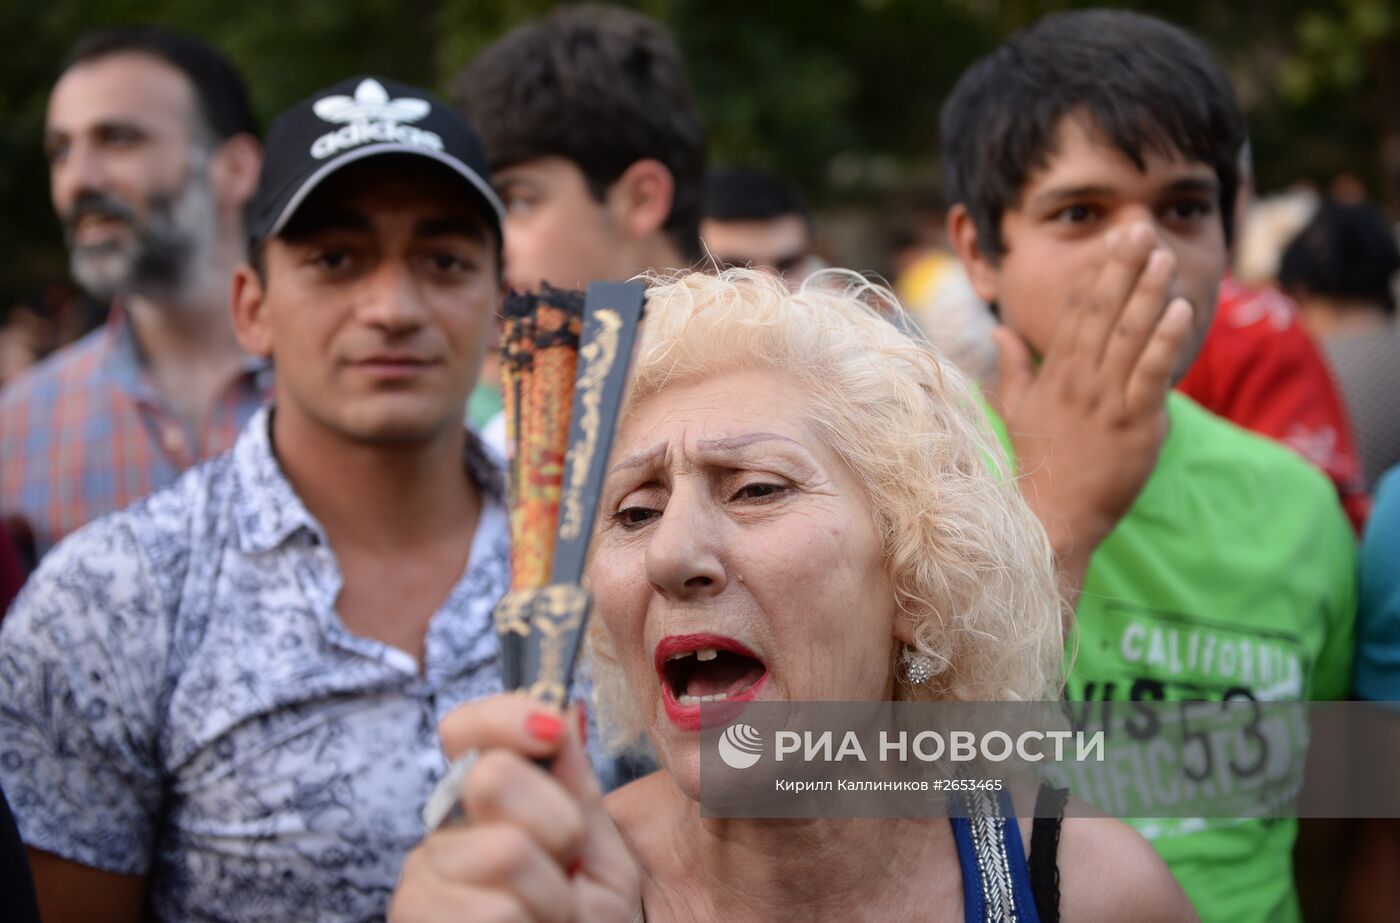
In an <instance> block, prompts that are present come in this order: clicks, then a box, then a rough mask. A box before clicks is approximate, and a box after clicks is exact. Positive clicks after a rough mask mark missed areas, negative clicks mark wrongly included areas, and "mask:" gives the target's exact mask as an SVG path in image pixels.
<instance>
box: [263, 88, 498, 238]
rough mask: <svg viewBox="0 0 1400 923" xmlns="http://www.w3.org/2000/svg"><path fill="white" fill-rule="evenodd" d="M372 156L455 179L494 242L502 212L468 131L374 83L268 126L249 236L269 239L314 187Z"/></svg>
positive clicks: (417, 96)
mask: <svg viewBox="0 0 1400 923" xmlns="http://www.w3.org/2000/svg"><path fill="white" fill-rule="evenodd" d="M378 154H414V155H418V156H421V157H427V158H429V159H431V160H434V161H437V162H438V163H440V164H442V165H443V166H446V167H448V168H449V169H451V170H452V171H453V172H455V173H457V174H458V175H459V176H461V177H462V178H463V179H464V180H466V181H467V182H468V183H469V184H470V185H471V187H472V189H473V190H474V191H475V192H476V194H477V196H478V197H479V198H480V199H481V201H482V204H483V205H485V206H486V208H485V211H486V212H487V214H488V215H489V217H490V219H491V222H492V228H493V230H494V231H495V232H496V236H497V239H498V240H499V239H500V234H501V222H502V220H503V219H504V217H505V209H504V207H502V205H501V200H500V199H499V198H498V197H497V196H496V193H495V191H493V190H492V189H491V183H490V182H489V174H488V172H487V168H486V154H485V152H484V151H483V149H482V147H481V142H480V140H478V138H477V136H476V132H475V131H473V130H472V127H471V125H470V124H469V123H468V122H467V120H466V119H464V118H462V116H460V115H458V114H457V113H456V112H455V111H453V110H452V108H451V107H449V106H448V105H447V104H446V103H444V102H442V101H441V100H439V99H436V98H434V97H432V96H430V95H429V94H427V93H424V92H423V91H421V90H418V89H415V88H414V87H410V86H406V85H404V84H401V83H396V82H394V81H392V80H382V79H380V78H377V77H352V78H351V79H349V80H343V81H341V82H340V83H337V84H336V85H335V86H332V87H329V88H327V89H325V90H322V91H321V92H319V93H316V94H315V95H313V96H311V97H310V98H309V99H305V100H302V101H301V102H299V103H297V104H296V105H295V106H293V107H292V108H290V109H287V110H286V111H284V112H283V113H282V114H281V115H279V116H277V118H275V119H274V120H273V121H272V125H271V126H270V127H269V128H268V130H267V139H266V141H265V142H264V156H263V168H262V176H261V177H260V178H259V180H258V191H257V193H256V194H255V195H254V196H253V201H252V204H251V206H250V209H249V215H250V217H249V226H248V233H249V236H251V237H252V238H253V239H254V240H266V239H267V238H269V237H275V236H277V235H278V234H279V233H280V232H281V231H282V229H283V228H284V227H285V226H286V224H287V221H288V220H289V219H290V218H291V217H292V215H293V214H294V213H295V212H296V210H297V208H298V207H299V206H300V205H301V203H302V202H303V201H305V199H306V197H307V196H308V195H310V194H311V192H312V191H313V190H314V189H315V188H316V187H317V186H319V185H320V184H321V182H322V180H324V179H325V178H326V177H328V176H330V175H331V174H333V173H335V172H336V171H337V170H339V169H340V168H341V167H344V166H346V165H347V164H351V163H354V162H355V161H358V160H363V159H365V158H366V157H373V156H375V155H378Z"/></svg>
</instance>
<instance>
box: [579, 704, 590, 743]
mask: <svg viewBox="0 0 1400 923" xmlns="http://www.w3.org/2000/svg"><path fill="white" fill-rule="evenodd" d="M578 739H579V742H580V743H582V744H583V745H584V746H585V747H586V746H588V711H587V709H585V708H584V707H583V706H582V705H580V706H579V707H578Z"/></svg>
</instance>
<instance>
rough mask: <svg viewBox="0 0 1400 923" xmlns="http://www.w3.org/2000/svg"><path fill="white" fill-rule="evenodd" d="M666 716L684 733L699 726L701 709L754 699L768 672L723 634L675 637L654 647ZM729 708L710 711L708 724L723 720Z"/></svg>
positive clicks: (757, 659) (707, 718)
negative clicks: (701, 707) (702, 707)
mask: <svg viewBox="0 0 1400 923" xmlns="http://www.w3.org/2000/svg"><path fill="white" fill-rule="evenodd" d="M656 672H657V673H658V674H659V675H660V677H661V690H662V700H663V703H664V705H665V707H666V715H667V717H669V718H670V719H671V722H672V723H673V724H676V725H677V726H679V727H681V728H683V729H685V730H698V729H699V728H700V726H701V714H700V706H701V705H706V704H713V703H721V702H731V703H742V702H748V701H750V700H752V699H753V698H754V697H755V696H756V695H757V694H758V691H759V689H760V688H762V686H763V683H764V681H765V680H766V679H767V677H768V668H767V667H766V666H765V665H764V663H763V661H762V660H760V659H759V658H758V656H757V655H755V654H754V653H753V652H752V651H750V650H749V649H748V648H747V647H745V646H744V645H742V644H740V643H739V642H738V641H735V640H734V639H733V638H726V637H723V636H720V635H710V634H696V635H671V636H669V637H666V638H663V639H662V640H661V643H660V644H658V645H657V646H656ZM727 711H729V710H728V709H714V708H711V709H707V710H706V715H705V723H707V724H708V723H710V721H711V719H712V718H715V719H716V720H720V719H723V720H728V719H727V718H724V716H723V714H724V712H727ZM712 713H714V714H712Z"/></svg>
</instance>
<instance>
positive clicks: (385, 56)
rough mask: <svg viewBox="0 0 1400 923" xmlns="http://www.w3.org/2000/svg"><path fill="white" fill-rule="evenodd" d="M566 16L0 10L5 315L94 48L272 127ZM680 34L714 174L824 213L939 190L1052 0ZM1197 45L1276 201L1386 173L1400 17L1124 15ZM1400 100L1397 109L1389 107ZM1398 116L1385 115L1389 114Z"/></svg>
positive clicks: (354, 7) (31, 2)
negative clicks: (339, 91)
mask: <svg viewBox="0 0 1400 923" xmlns="http://www.w3.org/2000/svg"><path fill="white" fill-rule="evenodd" d="M553 5H554V4H553V3H551V2H550V0H465V2H443V0H340V2H336V3H327V2H325V0H277V2H248V3H229V2H228V0H142V2H137V0H103V2H102V3H100V4H99V3H96V2H91V0H10V2H9V3H7V4H0V34H3V35H5V36H7V40H6V44H7V46H8V47H6V48H4V49H3V53H0V111H4V112H5V113H6V119H5V120H4V121H3V123H0V203H3V208H4V214H5V215H6V220H5V221H4V222H0V254H3V256H0V313H3V311H4V309H5V307H6V306H7V304H8V303H9V302H10V301H12V300H13V299H15V298H18V297H32V295H33V293H34V291H35V290H36V288H37V287H38V286H39V285H40V284H42V283H45V282H47V281H52V280H56V279H57V280H61V279H63V278H64V276H65V269H64V262H65V260H64V254H63V251H62V245H61V240H60V235H59V230H58V226H57V222H56V221H55V219H54V218H53V215H52V209H51V207H50V206H49V203H48V193H47V186H48V182H47V172H46V168H45V166H44V164H43V161H42V158H41V156H40V144H41V135H42V129H43V114H44V107H45V105H46V101H47V96H48V91H49V88H50V85H51V83H52V81H53V79H54V77H55V75H56V72H57V68H58V64H59V62H60V60H61V58H62V55H63V53H64V51H65V49H66V48H67V47H68V45H69V44H70V43H71V42H72V41H73V39H74V38H76V37H77V36H78V35H79V34H80V33H81V32H83V31H84V30H86V29H88V28H92V27H95V26H100V25H106V24H111V23H117V22H133V21H150V22H160V23H163V24H168V25H171V26H174V27H177V28H182V29H185V30H187V31H189V32H192V33H194V34H196V35H199V36H201V37H203V38H205V39H207V40H209V41H210V42H212V43H213V44H215V45H216V46H218V47H219V48H221V49H222V50H224V51H225V52H226V53H228V54H229V55H230V56H231V57H232V58H233V59H234V60H235V61H236V62H237V63H239V64H240V65H241V67H242V68H243V69H244V72H245V73H246V75H247V78H248V81H249V85H250V87H251V89H252V93H253V97H254V102H255V105H256V107H257V109H258V111H259V113H260V115H261V116H262V117H263V118H264V119H267V118H268V117H270V116H271V115H272V114H273V113H275V112H276V111H278V110H280V109H281V108H283V107H285V106H286V105H288V104H290V103H291V102H294V101H295V100H297V99H299V98H301V97H302V96H303V95H305V94H306V93H308V92H310V91H312V90H314V89H315V88H317V87H319V86H323V85H325V84H327V83H330V82H332V81H334V80H337V79H340V78H342V77H344V76H346V75H347V74H350V73H354V72H378V73H382V74H386V75H389V76H394V77H396V78H399V79H404V80H407V81H409V82H414V83H419V84H422V85H425V86H429V87H433V88H435V89H437V90H439V91H446V90H447V88H448V86H449V85H450V83H451V79H452V77H453V75H455V74H456V72H457V71H458V70H459V69H460V67H461V66H462V64H464V63H465V62H466V61H467V60H469V59H470V58H471V56H472V55H473V54H475V53H476V52H477V51H479V50H480V49H481V48H483V47H484V46H485V45H487V44H489V43H490V42H492V41H494V40H495V39H497V38H498V37H500V36H501V35H502V34H504V32H505V31H507V30H508V29H509V28H511V27H512V26H515V25H517V24H519V23H521V22H523V21H525V20H527V19H529V18H531V17H534V16H538V15H540V14H542V13H544V12H546V11H547V10H548V9H550V8H551V7H552V6H553ZM627 5H629V6H632V7H634V8H638V9H641V10H643V11H644V12H646V13H648V14H649V15H652V16H654V17H656V18H658V19H660V20H662V21H663V22H665V23H667V24H668V25H669V26H671V27H672V29H673V30H674V31H675V34H676V35H677V38H678V41H679V42H680V44H681V47H682V49H683V50H684V52H685V54H686V56H687V59H688V61H689V66H690V70H691V79H692V83H693V85H694V88H695V91H696V94H697V97H698V98H699V101H700V105H701V109H702V111H703V113H704V115H705V119H706V124H707V127H708V130H709V133H710V137H711V141H712V160H713V161H714V162H726V161H735V160H743V161H750V162H754V163H758V164H761V165H764V166H767V167H769V168H771V169H774V170H776V171H778V172H780V173H782V174H784V175H786V176H788V177H790V178H791V179H793V180H794V181H796V182H797V183H798V184H799V185H800V186H801V187H802V188H803V189H804V191H806V192H807V194H808V195H809V197H810V198H812V199H813V200H814V201H815V202H816V203H818V204H822V203H834V202H837V201H849V200H862V199H863V200H870V199H871V198H872V197H875V198H877V199H883V198H884V197H887V196H890V195H892V194H898V193H899V192H900V191H901V190H903V189H907V188H909V187H915V188H922V189H927V188H932V187H936V183H937V180H936V177H937V168H936V164H935V162H934V151H935V150H936V144H937V134H938V130H937V129H938V112H939V107H940V105H941V103H942V100H943V98H944V96H945V95H946V94H947V92H948V90H949V89H950V88H951V87H952V84H953V82H954V81H955V80H956V78H957V75H958V74H959V73H960V72H961V71H962V70H963V68H965V67H966V66H967V65H968V64H969V63H971V62H972V61H973V60H974V59H976V58H977V57H978V56H980V55H981V54H983V53H985V52H986V51H988V50H989V49H991V48H992V47H993V46H994V45H995V43H996V42H997V41H998V40H999V38H1000V37H1001V36H1004V35H1005V34H1007V33H1008V32H1010V31H1012V30H1014V29H1017V28H1021V27H1024V26H1025V25H1028V24H1029V23H1031V22H1033V21H1034V20H1035V19H1036V18H1037V17H1039V16H1041V15H1043V14H1044V13H1046V12H1047V11H1051V10H1057V9H1066V8H1075V7H1081V6H1087V5H1090V4H1088V3H1085V2H1077V0H1073V2H1064V0H1061V2H1044V0H945V2H935V0H805V2H797V0H790V2H782V0H779V2H770V3H755V2H752V0H634V2H630V3H628V4H627ZM1120 5H1123V6H1128V7H1131V8H1134V9H1139V10H1144V11H1150V12H1153V13H1156V14H1157V15H1161V16H1164V17H1165V18H1168V19H1171V20H1173V21H1175V22H1177V23H1180V24H1181V25H1184V26H1186V27H1187V28H1190V29H1193V30H1195V31H1197V32H1198V34H1200V35H1202V36H1203V37H1204V38H1205V39H1206V40H1207V41H1209V42H1210V43H1211V44H1212V45H1213V47H1215V48H1216V49H1218V50H1219V52H1220V53H1221V57H1222V60H1224V61H1225V63H1226V64H1227V66H1228V67H1229V68H1230V70H1231V72H1232V74H1233V75H1234V76H1235V77H1236V81H1237V84H1238V85H1239V86H1240V88H1241V95H1242V97H1243V98H1244V100H1245V103H1246V105H1247V107H1248V109H1249V112H1250V116H1251V121H1252V123H1253V126H1254V133H1255V151H1256V159H1257V161H1258V163H1259V165H1260V175H1261V177H1262V178H1264V179H1265V180H1266V181H1268V182H1274V181H1278V182H1282V181H1286V180H1288V179H1291V178H1293V177H1296V176H1325V175H1326V174H1327V173H1328V172H1329V171H1335V170H1337V169H1351V170H1353V171H1355V172H1359V173H1360V174H1362V175H1363V176H1375V175H1376V174H1377V173H1378V172H1379V171H1378V167H1377V163H1378V162H1379V161H1378V157H1377V156H1376V155H1375V154H1374V153H1372V152H1375V151H1377V150H1378V149H1379V147H1380V140H1381V136H1382V134H1383V132H1384V131H1385V119H1384V118H1383V117H1382V115H1381V114H1378V113H1381V109H1380V108H1378V107H1379V105H1380V102H1378V101H1376V100H1375V99H1373V98H1372V97H1373V96H1374V95H1375V94H1374V90H1375V87H1374V86H1372V84H1373V83H1374V81H1375V75H1376V72H1377V68H1378V66H1379V64H1378V61H1381V62H1382V63H1383V60H1384V55H1383V54H1381V51H1382V50H1383V49H1385V48H1388V47H1392V46H1393V44H1394V42H1395V40H1396V36H1397V31H1398V30H1397V23H1400V0H1328V2H1323V3H1318V2H1312V0H1276V2H1271V3H1269V4H1220V3H1217V2H1206V0H1152V2H1145V0H1137V2H1131V3H1126V4H1120ZM1381 95H1382V96H1383V97H1386V98H1389V99H1393V98H1394V96H1393V94H1385V93H1382V94H1381ZM1382 101H1383V100H1382Z"/></svg>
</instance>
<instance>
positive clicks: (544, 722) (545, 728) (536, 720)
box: [525, 711, 564, 743]
mask: <svg viewBox="0 0 1400 923" xmlns="http://www.w3.org/2000/svg"><path fill="white" fill-rule="evenodd" d="M525 730H526V731H527V732H528V733H529V734H530V736H531V737H534V738H537V739H539V740H543V741H546V742H548V743H554V742H555V741H557V740H558V739H559V736H560V735H561V734H563V733H564V722H562V721H560V720H559V719H558V718H556V717H554V716H553V715H547V714H545V713H544V712H542V711H537V712H533V713H532V714H531V715H530V717H529V719H527V720H526V722H525Z"/></svg>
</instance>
